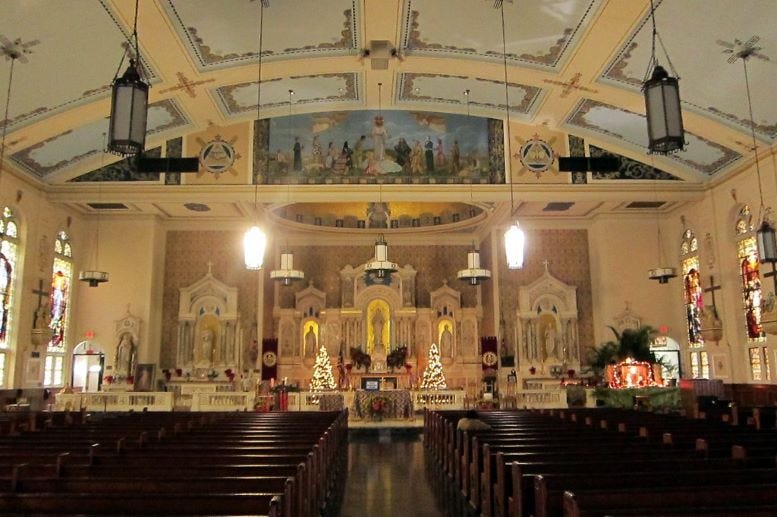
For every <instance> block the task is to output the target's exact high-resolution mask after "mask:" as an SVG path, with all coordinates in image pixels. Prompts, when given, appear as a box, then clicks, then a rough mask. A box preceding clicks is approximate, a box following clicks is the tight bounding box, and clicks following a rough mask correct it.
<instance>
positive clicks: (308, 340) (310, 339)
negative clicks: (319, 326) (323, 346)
mask: <svg viewBox="0 0 777 517" xmlns="http://www.w3.org/2000/svg"><path fill="white" fill-rule="evenodd" d="M316 344H317V338H316V332H315V331H314V330H313V325H310V326H309V327H308V331H307V332H306V333H305V357H314V356H315V355H316Z"/></svg>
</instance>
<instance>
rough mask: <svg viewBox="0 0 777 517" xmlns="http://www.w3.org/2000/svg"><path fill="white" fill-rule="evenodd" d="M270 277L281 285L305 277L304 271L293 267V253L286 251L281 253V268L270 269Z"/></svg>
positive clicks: (289, 283)
mask: <svg viewBox="0 0 777 517" xmlns="http://www.w3.org/2000/svg"><path fill="white" fill-rule="evenodd" d="M270 278H272V279H273V280H278V281H279V282H281V283H282V284H283V285H291V283H292V282H294V281H296V280H302V279H303V278H305V273H304V272H302V271H299V270H297V269H294V254H293V253H292V252H290V251H287V252H285V253H281V268H280V269H275V270H273V271H270Z"/></svg>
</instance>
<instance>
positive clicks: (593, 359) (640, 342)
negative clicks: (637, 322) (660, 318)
mask: <svg viewBox="0 0 777 517" xmlns="http://www.w3.org/2000/svg"><path fill="white" fill-rule="evenodd" d="M609 328H610V330H612V333H613V334H615V341H608V342H606V343H604V344H602V345H601V346H599V347H598V348H594V349H593V350H591V354H590V357H589V361H590V363H591V368H592V369H593V370H594V372H595V373H597V374H598V375H601V374H602V373H603V372H604V369H605V368H607V365H610V364H615V363H618V362H620V361H623V360H625V359H626V358H627V357H631V358H632V359H634V360H636V361H647V362H649V363H659V362H660V361H658V360H656V354H654V353H653V352H652V351H651V350H650V343H651V342H652V341H653V338H654V337H655V335H656V330H655V329H654V328H653V327H651V326H649V325H644V326H642V327H639V328H638V329H625V330H624V331H623V332H620V333H619V332H618V330H617V329H615V328H614V327H609Z"/></svg>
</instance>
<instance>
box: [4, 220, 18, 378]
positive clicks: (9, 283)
mask: <svg viewBox="0 0 777 517" xmlns="http://www.w3.org/2000/svg"><path fill="white" fill-rule="evenodd" d="M18 260H19V226H18V223H17V221H16V218H15V217H14V213H13V210H11V209H10V208H8V207H4V208H3V213H2V217H0V386H5V381H6V364H8V361H7V360H6V359H7V353H8V352H9V351H10V349H11V340H12V337H13V332H14V321H13V310H12V309H13V306H14V294H15V290H14V288H15V284H16V269H17V268H16V266H17V264H18Z"/></svg>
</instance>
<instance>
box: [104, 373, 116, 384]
mask: <svg viewBox="0 0 777 517" xmlns="http://www.w3.org/2000/svg"><path fill="white" fill-rule="evenodd" d="M113 380H114V379H113V375H106V376H105V377H103V381H105V384H113Z"/></svg>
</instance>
